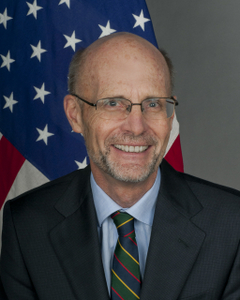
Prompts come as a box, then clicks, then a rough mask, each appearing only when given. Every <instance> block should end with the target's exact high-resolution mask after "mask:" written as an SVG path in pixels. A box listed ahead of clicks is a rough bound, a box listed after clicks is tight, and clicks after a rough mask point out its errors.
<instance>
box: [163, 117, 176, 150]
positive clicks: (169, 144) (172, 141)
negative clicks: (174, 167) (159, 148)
mask: <svg viewBox="0 0 240 300" xmlns="http://www.w3.org/2000/svg"><path fill="white" fill-rule="evenodd" d="M178 135H179V123H178V120H177V117H176V114H175V115H174V118H173V123H172V130H171V133H170V137H169V141H168V145H167V149H166V152H165V155H166V154H167V153H168V151H169V149H170V148H171V147H172V144H173V143H174V141H175V140H176V138H177V137H178Z"/></svg>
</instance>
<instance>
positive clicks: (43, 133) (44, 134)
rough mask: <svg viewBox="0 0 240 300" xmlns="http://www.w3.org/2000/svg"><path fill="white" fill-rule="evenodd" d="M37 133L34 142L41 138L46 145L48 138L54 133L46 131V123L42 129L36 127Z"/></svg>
mask: <svg viewBox="0 0 240 300" xmlns="http://www.w3.org/2000/svg"><path fill="white" fill-rule="evenodd" d="M36 129H37V131H38V133H39V137H38V139H37V140H36V142H38V141H41V140H43V141H44V143H45V144H46V145H47V143H48V138H49V137H50V136H52V135H54V134H53V133H50V132H48V124H47V125H46V126H45V128H44V129H43V130H41V129H39V128H36Z"/></svg>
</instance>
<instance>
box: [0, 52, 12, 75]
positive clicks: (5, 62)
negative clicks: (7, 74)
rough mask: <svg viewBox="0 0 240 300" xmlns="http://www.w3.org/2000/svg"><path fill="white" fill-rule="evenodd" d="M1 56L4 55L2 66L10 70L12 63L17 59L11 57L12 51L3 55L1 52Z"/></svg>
mask: <svg viewBox="0 0 240 300" xmlns="http://www.w3.org/2000/svg"><path fill="white" fill-rule="evenodd" d="M1 57H2V60H3V62H2V65H1V68H3V67H6V68H7V69H8V71H10V64H11V63H13V62H14V61H15V60H14V59H12V58H11V57H10V51H8V53H7V55H6V56H3V55H2V54H1Z"/></svg>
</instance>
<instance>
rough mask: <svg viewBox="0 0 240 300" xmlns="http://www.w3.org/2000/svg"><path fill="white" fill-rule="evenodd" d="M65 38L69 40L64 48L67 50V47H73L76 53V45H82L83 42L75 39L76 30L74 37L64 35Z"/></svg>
mask: <svg viewBox="0 0 240 300" xmlns="http://www.w3.org/2000/svg"><path fill="white" fill-rule="evenodd" d="M64 36H65V38H66V40H67V43H66V45H65V46H64V48H67V47H69V46H71V47H72V49H73V51H74V52H75V49H76V44H77V43H80V42H81V41H82V40H79V39H76V37H75V30H74V31H73V33H72V36H67V35H65V34H64Z"/></svg>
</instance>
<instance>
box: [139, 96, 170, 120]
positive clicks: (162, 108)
mask: <svg viewBox="0 0 240 300" xmlns="http://www.w3.org/2000/svg"><path fill="white" fill-rule="evenodd" d="M174 106H175V105H174V101H173V100H172V99H162V98H152V99H146V100H144V101H143V102H142V109H143V113H144V115H145V117H146V118H147V119H150V120H151V119H153V120H163V119H167V118H170V117H171V116H172V114H173V111H174Z"/></svg>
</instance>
